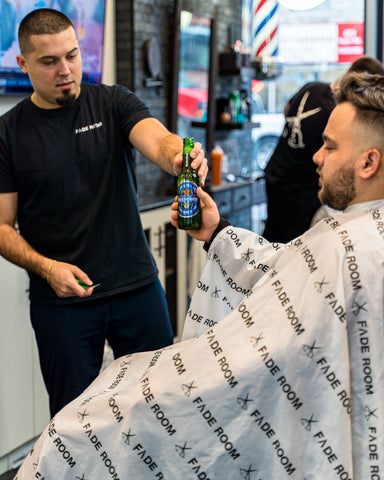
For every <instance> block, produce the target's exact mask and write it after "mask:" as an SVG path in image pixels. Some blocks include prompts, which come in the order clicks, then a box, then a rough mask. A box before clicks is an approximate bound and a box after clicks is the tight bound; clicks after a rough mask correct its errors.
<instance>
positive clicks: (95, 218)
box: [0, 84, 157, 303]
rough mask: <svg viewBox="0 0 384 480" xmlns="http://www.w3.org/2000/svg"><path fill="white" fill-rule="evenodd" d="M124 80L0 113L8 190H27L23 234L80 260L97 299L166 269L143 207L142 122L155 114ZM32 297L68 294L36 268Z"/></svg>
mask: <svg viewBox="0 0 384 480" xmlns="http://www.w3.org/2000/svg"><path fill="white" fill-rule="evenodd" d="M150 116H151V115H150V112H149V111H148V109H147V108H146V107H145V105H144V104H143V103H142V102H141V101H140V100H139V99H138V98H137V97H136V96H135V95H134V94H133V93H132V92H130V91H129V90H128V89H127V88H125V87H121V86H114V87H108V86H105V85H89V84H82V86H81V93H80V96H79V98H78V99H77V101H76V103H75V105H74V106H72V107H68V108H57V109H54V110H46V109H41V108H38V107H36V106H35V105H34V104H33V103H32V102H31V100H30V99H25V100H23V101H21V102H20V103H19V104H18V105H16V106H15V107H14V108H13V109H12V110H10V111H9V112H7V113H6V114H5V115H3V116H2V117H1V118H0V193H7V192H17V193H18V211H17V220H18V225H19V229H20V233H21V235H22V236H23V237H24V238H25V239H26V240H27V242H28V243H29V244H30V245H31V246H32V247H33V248H35V249H36V250H37V251H38V252H40V253H41V254H43V255H45V256H47V257H49V258H52V259H56V260H58V261H64V262H68V263H71V264H74V265H77V266H78V267H80V268H81V269H82V270H84V271H85V272H86V273H87V274H88V275H89V277H90V278H91V279H92V280H93V281H94V282H95V283H101V286H100V287H98V288H97V289H96V290H95V292H94V293H93V295H92V297H90V298H93V299H95V298H98V297H103V296H106V295H111V294H114V293H120V292H123V291H127V290H131V289H134V288H137V287H140V286H143V285H146V284H148V283H150V282H152V281H153V280H154V279H155V278H156V277H157V268H156V265H155V262H154V260H153V257H152V255H151V253H150V250H149V247H148V243H147V240H146V237H145V234H144V232H143V229H142V226H141V221H140V214H139V210H138V206H137V196H136V195H137V194H136V178H135V173H134V159H133V147H132V145H131V144H130V142H129V140H128V137H129V133H130V131H131V129H132V128H133V126H134V125H135V124H136V123H137V122H139V121H140V120H142V119H144V118H148V117H150ZM30 298H31V300H34V301H36V302H39V303H60V302H77V301H84V300H87V299H79V298H77V297H76V298H71V299H60V298H58V297H57V296H56V294H55V292H54V291H53V290H52V288H51V287H50V286H49V285H48V284H47V282H46V281H45V280H44V279H42V278H40V277H38V276H36V275H34V274H32V273H30Z"/></svg>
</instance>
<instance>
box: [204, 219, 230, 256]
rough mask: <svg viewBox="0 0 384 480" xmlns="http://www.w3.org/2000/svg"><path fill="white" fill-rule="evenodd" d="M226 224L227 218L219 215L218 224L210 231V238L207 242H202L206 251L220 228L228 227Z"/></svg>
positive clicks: (227, 223)
mask: <svg viewBox="0 0 384 480" xmlns="http://www.w3.org/2000/svg"><path fill="white" fill-rule="evenodd" d="M228 225H230V223H229V222H228V220H226V219H225V218H221V217H220V222H219V224H218V225H217V227H216V230H215V231H214V232H213V233H212V237H211V239H210V240H209V242H205V243H204V250H205V251H206V252H208V250H209V247H210V246H211V244H212V242H213V240H214V239H215V238H216V235H218V234H219V233H220V232H221V230H223V228H225V227H228Z"/></svg>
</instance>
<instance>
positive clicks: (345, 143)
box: [313, 103, 361, 210]
mask: <svg viewBox="0 0 384 480" xmlns="http://www.w3.org/2000/svg"><path fill="white" fill-rule="evenodd" d="M354 117H355V110H354V107H353V106H352V105H351V104H350V103H342V104H340V105H337V106H336V107H335V109H334V110H333V112H332V113H331V116H330V117H329V120H328V123H327V126H326V128H325V131H324V134H323V139H324V143H323V146H322V147H321V148H320V150H319V151H318V152H316V153H315V155H314V157H313V160H314V162H315V163H316V164H317V165H318V168H317V173H318V174H319V175H320V179H319V184H320V191H319V199H320V201H321V203H323V204H324V205H328V206H330V207H331V208H335V209H337V210H345V209H346V208H347V206H348V205H350V204H351V203H353V200H354V198H355V197H356V176H355V171H356V167H355V165H356V160H357V158H358V156H359V155H360V153H361V148H359V147H358V140H357V139H356V128H355V127H354V125H353V119H354Z"/></svg>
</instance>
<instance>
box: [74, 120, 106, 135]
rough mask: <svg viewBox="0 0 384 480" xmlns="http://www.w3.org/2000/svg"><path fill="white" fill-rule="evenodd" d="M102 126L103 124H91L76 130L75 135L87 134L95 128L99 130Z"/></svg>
mask: <svg viewBox="0 0 384 480" xmlns="http://www.w3.org/2000/svg"><path fill="white" fill-rule="evenodd" d="M102 125H103V122H97V123H92V124H91V125H86V126H85V127H80V128H76V130H75V133H76V135H77V134H78V133H85V132H89V131H91V130H94V129H95V128H100V127H101V126H102Z"/></svg>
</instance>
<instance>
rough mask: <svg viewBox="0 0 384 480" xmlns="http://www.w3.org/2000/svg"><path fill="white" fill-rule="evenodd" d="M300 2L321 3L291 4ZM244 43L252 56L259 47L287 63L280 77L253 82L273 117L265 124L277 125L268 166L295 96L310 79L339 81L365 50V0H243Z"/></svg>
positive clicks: (264, 152)
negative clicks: (288, 106) (289, 104)
mask: <svg viewBox="0 0 384 480" xmlns="http://www.w3.org/2000/svg"><path fill="white" fill-rule="evenodd" d="M299 3H303V4H304V6H305V7H308V5H309V4H311V3H312V5H313V4H317V6H315V7H313V8H310V9H305V10H302V9H301V10H297V9H296V10H294V9H292V8H288V7H287V5H293V7H294V8H299V6H298V4H299ZM319 3H320V4H319ZM260 37H261V38H260ZM242 42H243V48H248V50H249V51H250V52H251V56H252V57H254V56H255V55H256V51H257V54H258V55H260V56H267V57H268V56H270V57H272V58H276V59H279V60H281V62H282V64H283V68H282V73H281V75H280V76H278V77H277V78H275V79H273V80H265V79H262V80H254V82H253V89H252V90H253V97H254V100H257V104H258V105H260V104H261V105H262V107H261V108H263V109H264V110H265V112H267V113H268V114H269V115H270V118H269V119H268V118H267V119H265V115H264V116H263V117H264V118H262V122H261V124H263V122H264V123H265V122H266V121H268V122H269V123H270V124H271V122H272V123H273V126H270V127H269V128H268V130H269V132H270V134H269V136H268V142H264V143H268V148H266V147H265V148H261V152H260V164H261V165H262V164H265V162H266V161H267V160H268V157H269V154H270V153H271V149H273V145H274V143H275V141H276V139H277V138H278V136H279V133H280V132H281V129H282V125H283V123H284V117H283V111H284V106H285V104H286V102H287V101H288V100H289V99H290V98H291V97H292V95H293V94H294V93H296V92H297V90H298V89H299V88H300V87H301V86H303V85H304V84H305V83H307V82H310V81H323V82H329V83H332V82H335V81H336V80H337V79H338V78H339V77H340V76H341V75H342V74H343V73H344V72H345V71H346V70H347V69H348V67H349V65H350V64H351V63H352V62H353V61H354V60H355V59H356V58H358V57H360V56H361V55H363V54H364V0H354V1H353V2H351V1H350V0H323V1H322V2H320V1H319V0H312V2H310V1H309V0H304V2H301V0H281V1H278V0H253V1H252V0H243V39H242ZM255 103H256V102H255ZM257 115H258V113H257V112H255V115H254V118H253V120H254V121H258V118H257ZM253 133H254V134H253V137H254V140H255V141H256V142H257V145H261V146H262V145H263V141H262V137H263V128H261V129H255V131H254V132H253ZM272 137H273V138H272ZM257 150H259V147H257ZM257 155H258V154H257Z"/></svg>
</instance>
